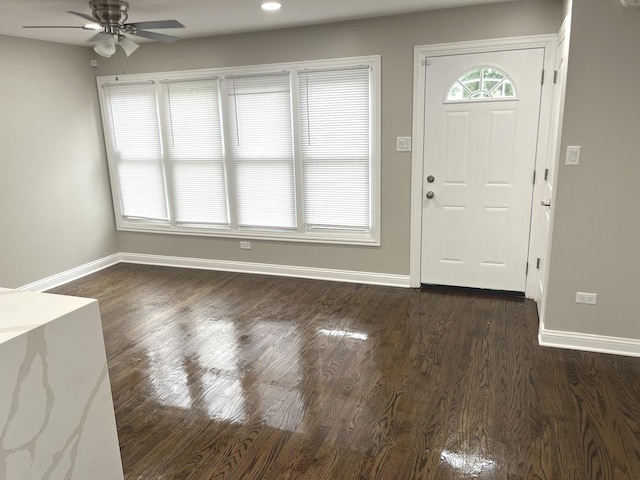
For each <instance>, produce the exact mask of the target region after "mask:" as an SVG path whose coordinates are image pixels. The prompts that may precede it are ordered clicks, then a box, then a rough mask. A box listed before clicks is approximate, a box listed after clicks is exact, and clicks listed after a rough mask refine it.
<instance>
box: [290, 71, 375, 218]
mask: <svg viewBox="0 0 640 480" xmlns="http://www.w3.org/2000/svg"><path fill="white" fill-rule="evenodd" d="M298 75H299V77H298V78H299V89H300V95H299V99H300V135H301V145H300V151H301V156H302V176H303V192H304V222H305V225H306V226H307V227H311V228H313V227H317V228H343V229H363V230H366V229H369V228H370V227H371V166H372V162H371V106H370V98H371V93H370V70H369V68H353V69H339V70H326V71H307V72H305V71H303V72H300V73H299V74H298Z"/></svg>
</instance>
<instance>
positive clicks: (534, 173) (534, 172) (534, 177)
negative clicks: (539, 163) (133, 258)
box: [533, 170, 536, 185]
mask: <svg viewBox="0 0 640 480" xmlns="http://www.w3.org/2000/svg"><path fill="white" fill-rule="evenodd" d="M533 184H534V185H535V184H536V171H535V170H534V171H533Z"/></svg>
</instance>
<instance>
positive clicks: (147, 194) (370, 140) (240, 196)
mask: <svg viewBox="0 0 640 480" xmlns="http://www.w3.org/2000/svg"><path fill="white" fill-rule="evenodd" d="M379 76H380V59H379V57H359V58H351V59H338V60H326V61H318V62H299V63H291V64H279V65H264V66H256V67H241V68H237V69H213V70H200V71H189V72H175V73H164V74H163V73H156V74H140V75H121V76H118V77H100V78H99V79H98V85H99V92H100V101H101V106H102V112H103V120H104V130H105V140H106V145H107V154H108V158H109V167H110V174H111V181H112V189H113V198H114V206H115V211H116V222H117V225H118V228H119V229H120V230H130V231H156V232H162V233H173V234H182V235H209V236H231V237H242V238H265V239H276V240H285V241H303V242H304V241H307V242H321V243H345V244H365V245H366V244H373V245H377V244H379V231H380V227H379V223H380V222H379V203H380V194H379V182H380V178H379V176H380V158H379V130H380V120H379V115H378V108H379V107H378V105H379V95H380V93H379Z"/></svg>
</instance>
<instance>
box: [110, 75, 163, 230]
mask: <svg viewBox="0 0 640 480" xmlns="http://www.w3.org/2000/svg"><path fill="white" fill-rule="evenodd" d="M155 89H156V86H155V84H154V83H153V82H145V83H131V84H126V83H124V84H117V85H116V84H107V85H104V86H103V108H104V115H105V131H106V133H107V136H108V138H109V140H110V146H111V157H112V164H113V166H114V167H115V175H116V177H117V181H118V193H119V196H120V205H121V210H122V211H121V214H122V215H123V216H124V217H127V218H131V219H146V220H155V221H164V222H168V220H169V213H168V209H167V201H166V192H165V179H164V169H163V164H162V147H161V142H160V131H159V129H158V114H157V106H156V94H155Z"/></svg>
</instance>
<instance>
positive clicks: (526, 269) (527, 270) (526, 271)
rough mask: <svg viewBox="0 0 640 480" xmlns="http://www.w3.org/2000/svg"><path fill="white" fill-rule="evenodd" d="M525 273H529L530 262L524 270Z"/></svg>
mask: <svg viewBox="0 0 640 480" xmlns="http://www.w3.org/2000/svg"><path fill="white" fill-rule="evenodd" d="M524 273H525V275H526V274H528V273H529V262H527V268H525V270H524Z"/></svg>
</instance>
